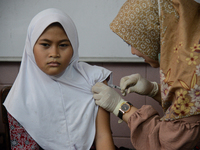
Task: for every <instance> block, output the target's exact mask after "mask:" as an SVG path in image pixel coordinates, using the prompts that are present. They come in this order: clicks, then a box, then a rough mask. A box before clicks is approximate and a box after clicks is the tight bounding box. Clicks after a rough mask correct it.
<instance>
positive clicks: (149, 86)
mask: <svg viewBox="0 0 200 150" xmlns="http://www.w3.org/2000/svg"><path fill="white" fill-rule="evenodd" d="M120 87H121V93H122V95H123V96H125V95H126V94H129V93H132V92H135V93H138V94H140V95H148V96H150V97H154V96H155V95H156V94H157V92H158V84H157V83H156V82H150V81H148V80H146V79H145V78H143V77H142V76H141V75H140V74H132V75H130V76H125V77H123V78H121V81H120Z"/></svg>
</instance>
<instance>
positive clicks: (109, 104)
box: [92, 82, 125, 116]
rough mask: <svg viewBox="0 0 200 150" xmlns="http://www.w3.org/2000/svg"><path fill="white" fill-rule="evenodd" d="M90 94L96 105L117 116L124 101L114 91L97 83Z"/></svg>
mask: <svg viewBox="0 0 200 150" xmlns="http://www.w3.org/2000/svg"><path fill="white" fill-rule="evenodd" d="M92 92H93V93H94V95H93V97H94V99H95V103H96V104H97V105H99V106H100V107H102V108H104V109H105V110H107V111H109V112H112V113H114V114H115V115H116V116H118V113H119V107H120V106H121V104H122V103H123V102H125V101H124V100H123V99H122V98H121V96H120V95H119V94H118V93H117V92H116V91H115V90H114V89H112V88H110V87H109V86H107V85H105V84H103V83H100V82H98V83H96V84H95V85H94V86H93V87H92Z"/></svg>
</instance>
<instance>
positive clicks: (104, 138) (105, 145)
mask: <svg viewBox="0 0 200 150" xmlns="http://www.w3.org/2000/svg"><path fill="white" fill-rule="evenodd" d="M103 83H105V84H107V83H106V81H104V82H103ZM95 146H96V149H97V150H115V146H114V142H113V138H112V132H111V128H110V113H109V112H107V111H106V110H104V109H103V108H101V107H99V110H98V113H97V118H96V136H95Z"/></svg>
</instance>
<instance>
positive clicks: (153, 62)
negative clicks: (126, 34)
mask: <svg viewBox="0 0 200 150" xmlns="http://www.w3.org/2000/svg"><path fill="white" fill-rule="evenodd" d="M131 53H132V54H133V55H137V56H138V57H142V58H144V60H145V62H146V63H148V64H150V65H151V67H153V68H158V67H159V66H160V65H159V62H158V61H156V60H153V59H151V58H149V57H147V56H146V55H144V54H142V53H141V52H140V51H138V50H137V49H135V48H134V47H133V46H131Z"/></svg>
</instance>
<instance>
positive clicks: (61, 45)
mask: <svg viewBox="0 0 200 150" xmlns="http://www.w3.org/2000/svg"><path fill="white" fill-rule="evenodd" d="M67 46H68V44H60V47H67Z"/></svg>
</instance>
